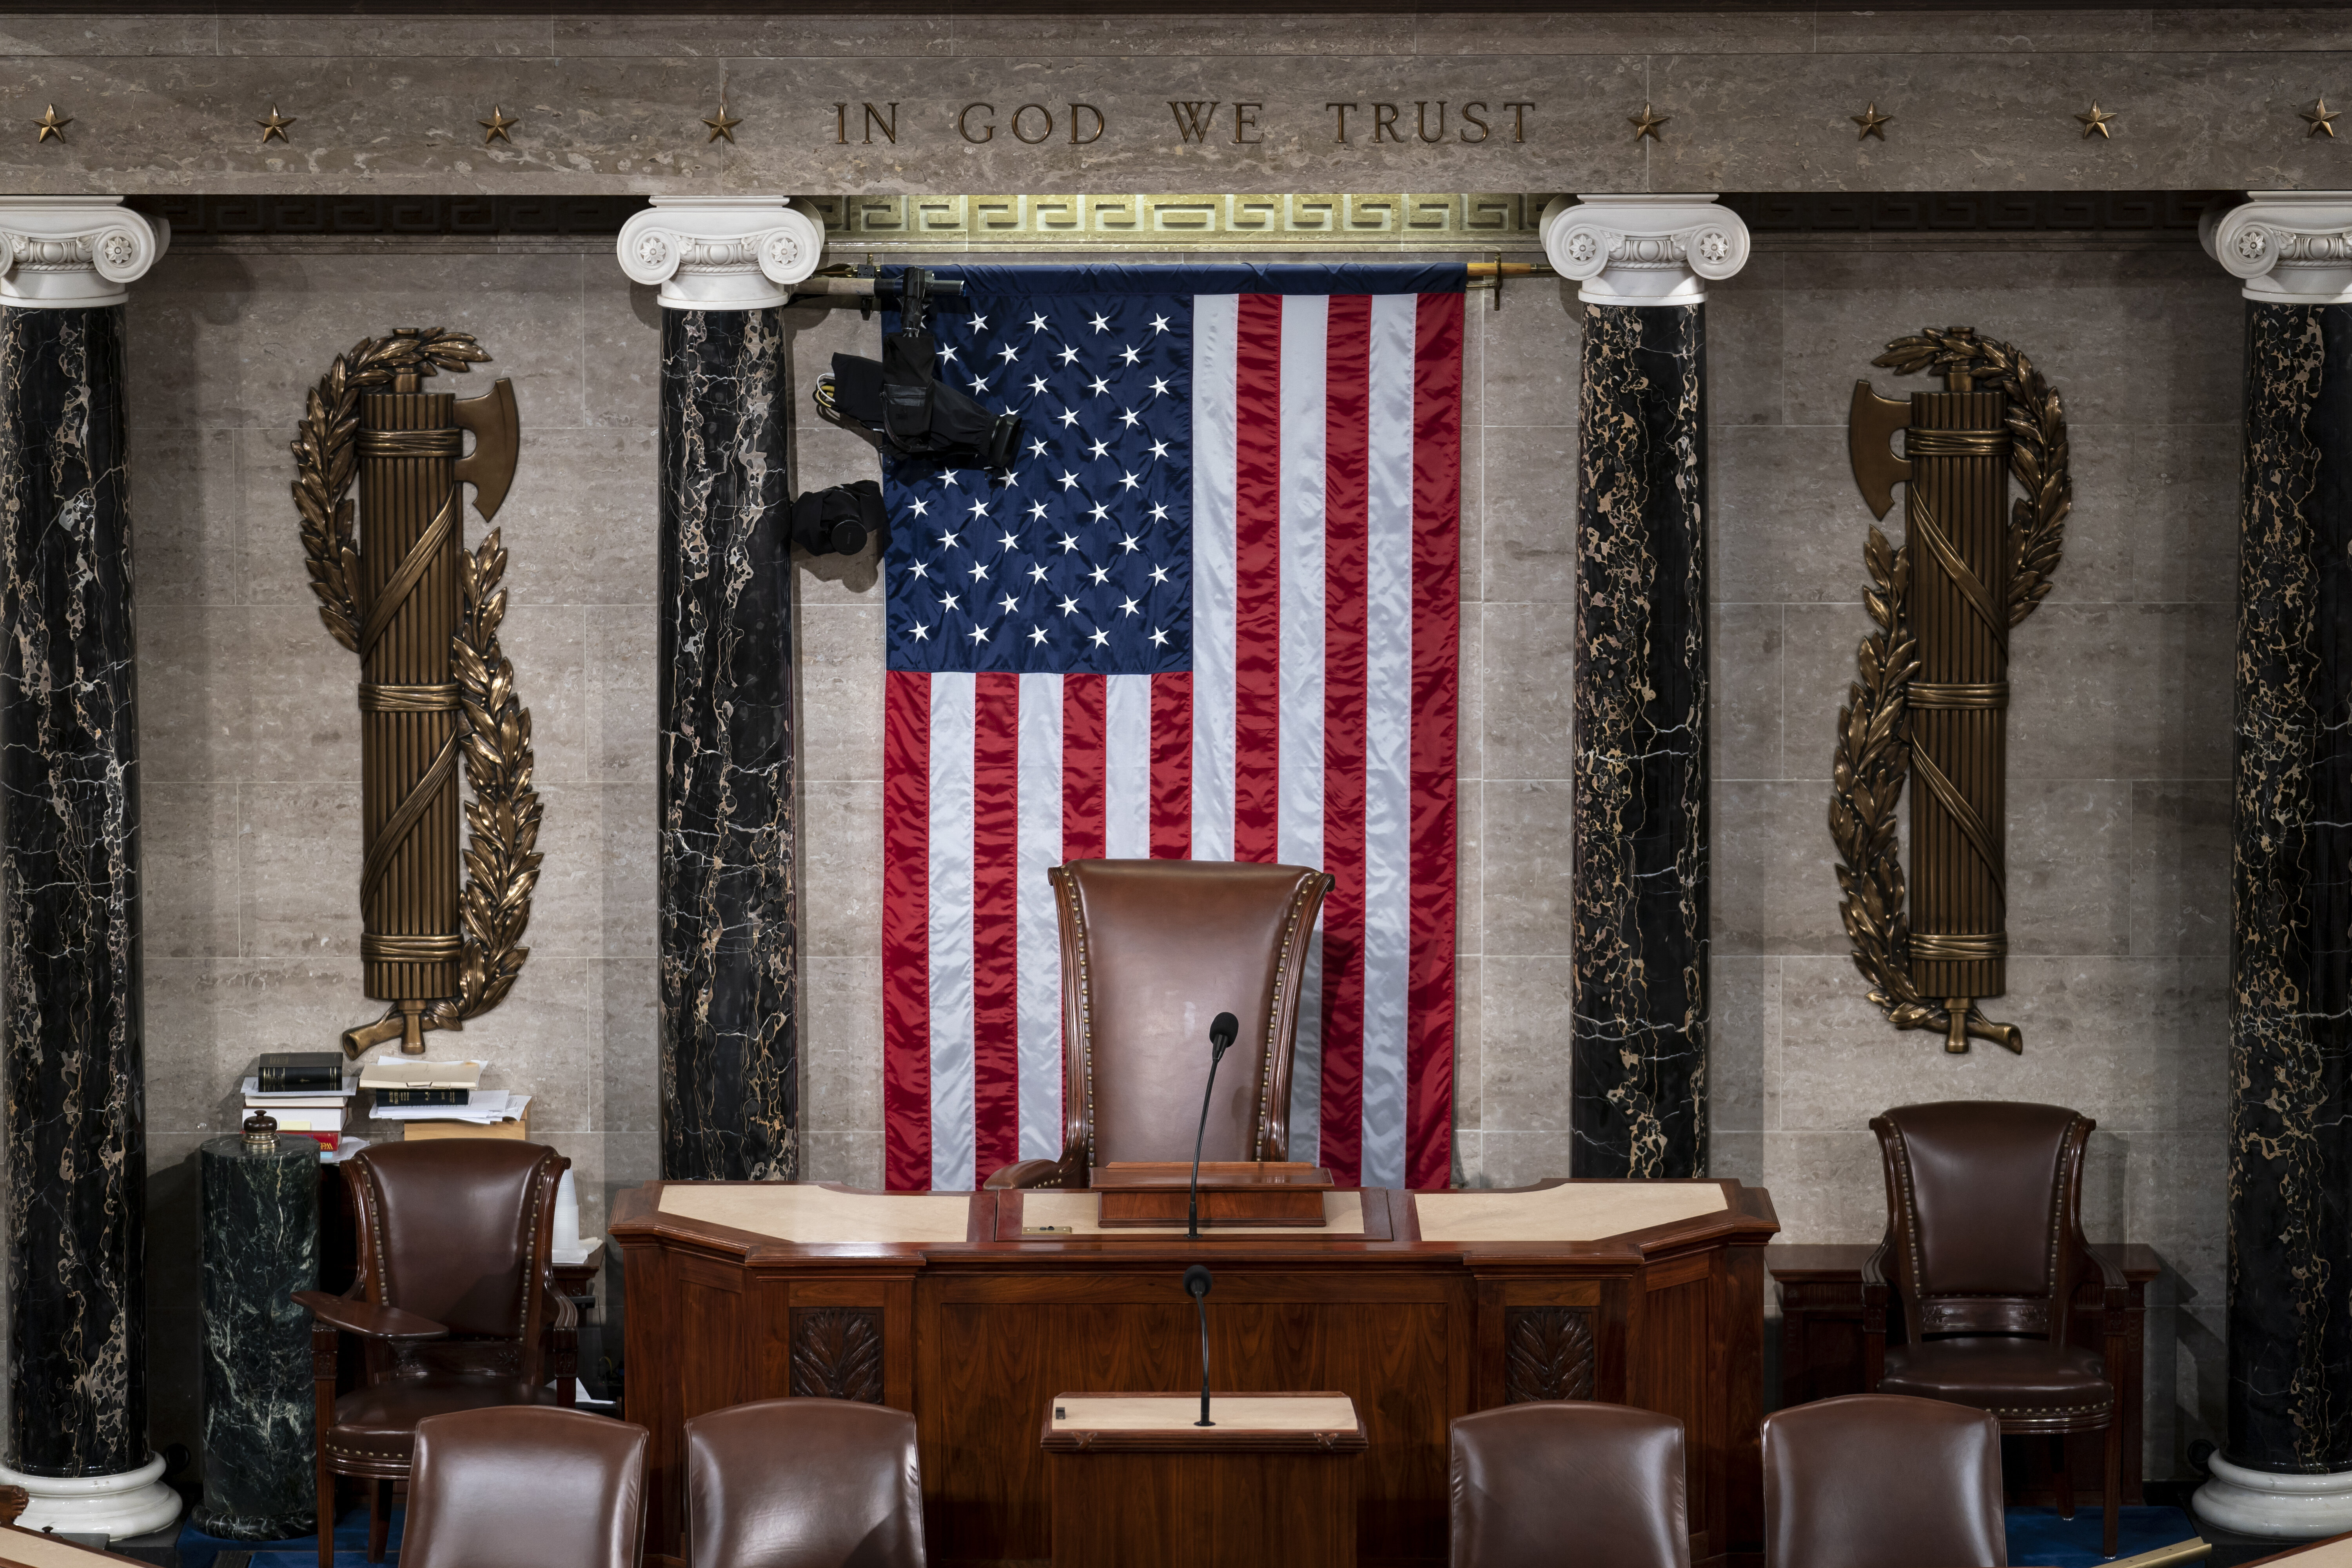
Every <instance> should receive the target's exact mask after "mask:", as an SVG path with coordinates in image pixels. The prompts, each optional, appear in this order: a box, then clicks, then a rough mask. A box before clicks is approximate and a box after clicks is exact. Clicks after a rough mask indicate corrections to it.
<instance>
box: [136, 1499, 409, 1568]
mask: <svg viewBox="0 0 2352 1568" xmlns="http://www.w3.org/2000/svg"><path fill="white" fill-rule="evenodd" d="M403 1511H404V1510H401V1509H398V1508H394V1510H392V1531H391V1534H390V1535H389V1536H388V1537H387V1538H386V1542H385V1546H384V1553H383V1560H384V1563H385V1564H386V1565H387V1568H388V1565H389V1564H390V1563H392V1562H393V1561H394V1559H395V1558H397V1557H398V1556H399V1555H400V1524H401V1514H402V1513H403ZM367 1519H368V1516H367V1510H366V1509H364V1508H355V1509H351V1510H347V1511H345V1513H344V1514H343V1516H342V1517H341V1519H339V1520H337V1521H335V1568H370V1565H369V1563H368V1560H367ZM222 1552H252V1553H253V1568H319V1538H318V1537H317V1536H315V1535H298V1536H296V1537H294V1538H293V1539H292V1540H290V1541H225V1540H223V1539H222V1538H221V1537H219V1536H217V1535H206V1534H205V1532H204V1531H201V1530H198V1529H197V1528H196V1527H195V1525H194V1524H193V1523H190V1524H188V1525H186V1526H184V1527H183V1528H182V1530H181V1531H180V1568H213V1559H214V1558H215V1557H217V1556H219V1555H220V1554H221V1553H222Z"/></svg>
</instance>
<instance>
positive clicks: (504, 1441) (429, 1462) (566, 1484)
mask: <svg viewBox="0 0 2352 1568" xmlns="http://www.w3.org/2000/svg"><path fill="white" fill-rule="evenodd" d="M645 1546H646V1429H645V1428H644V1427H642V1426H631V1425H629V1424H628V1423H627V1422H625V1421H614V1420H612V1419H610V1418H608V1417H606V1416H603V1415H589V1414H588V1413H587V1412H586V1411H584V1410H554V1409H547V1408H534V1407H532V1406H530V1405H509V1406H507V1407H504V1408H499V1409H487V1410H461V1411H457V1412H455V1413H453V1414H451V1415H434V1416H428V1417H427V1418H426V1419H425V1420H423V1421H420V1422H418V1423H417V1424H416V1468H415V1474H414V1475H412V1476H411V1477H410V1479H409V1482H408V1528H407V1530H406V1531H405V1532H404V1535H403V1536H402V1539H401V1542H400V1562H401V1568H637V1561H638V1558H639V1556H640V1555H641V1554H642V1553H643V1552H644V1551H645Z"/></svg>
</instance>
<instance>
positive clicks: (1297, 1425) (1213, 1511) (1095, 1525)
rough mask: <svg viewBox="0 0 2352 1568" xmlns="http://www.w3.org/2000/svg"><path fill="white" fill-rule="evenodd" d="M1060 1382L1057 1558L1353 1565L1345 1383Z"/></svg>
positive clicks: (1150, 1565) (1053, 1451) (1360, 1445)
mask: <svg viewBox="0 0 2352 1568" xmlns="http://www.w3.org/2000/svg"><path fill="white" fill-rule="evenodd" d="M1209 1415H1210V1418H1211V1419H1212V1420H1213V1421H1214V1422H1215V1423H1216V1425H1215V1426H1206V1427H1203V1426H1196V1425H1194V1423H1196V1422H1198V1421H1199V1420H1200V1418H1201V1396H1200V1395H1199V1394H1055V1396H1054V1403H1053V1405H1051V1406H1050V1407H1049V1408H1048V1409H1047V1410H1046V1412H1045V1432H1044V1435H1043V1436H1042V1437H1041V1438H1040V1441H1039V1446H1040V1447H1043V1448H1044V1449H1045V1454H1046V1472H1047V1479H1048V1483H1049V1485H1050V1487H1051V1489H1052V1493H1053V1503H1052V1510H1053V1521H1054V1568H1101V1565H1102V1564H1104V1563H1118V1564H1119V1568H1203V1565H1207V1564H1213V1565H1214V1568H1356V1470H1357V1456H1359V1455H1360V1454H1361V1453H1363V1452H1364V1450H1365V1448H1366V1447H1369V1444H1368V1442H1367V1440H1366V1438H1365V1436H1364V1424H1363V1423H1362V1422H1361V1421H1360V1420H1359V1419H1358V1418H1357V1415H1356V1402H1355V1401H1354V1400H1352V1399H1350V1398H1349V1397H1348V1396H1347V1395H1346V1394H1213V1396H1212V1397H1211V1400H1210V1410H1209Z"/></svg>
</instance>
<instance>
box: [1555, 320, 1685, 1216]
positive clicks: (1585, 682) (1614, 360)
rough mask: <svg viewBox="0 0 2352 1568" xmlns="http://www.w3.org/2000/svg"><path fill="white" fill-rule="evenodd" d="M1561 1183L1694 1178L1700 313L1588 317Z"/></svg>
mask: <svg viewBox="0 0 2352 1568" xmlns="http://www.w3.org/2000/svg"><path fill="white" fill-rule="evenodd" d="M1583 312H1584V316H1583V324H1584V347H1583V365H1582V384H1581V390H1580V394H1579V396H1578V407H1577V426H1578V438H1579V442H1580V451H1579V459H1578V464H1579V466H1578V471H1577V498H1576V529H1577V564H1578V586H1577V602H1576V700H1575V714H1576V717H1575V725H1576V731H1575V760H1574V763H1573V767H1574V771H1575V779H1574V791H1575V795H1574V801H1573V811H1574V814H1575V818H1574V819H1575V831H1574V841H1575V868H1574V876H1573V891H1572V900H1573V913H1574V921H1575V931H1574V944H1575V958H1574V964H1575V974H1576V996H1575V1005H1574V1009H1573V1012H1572V1015H1571V1017H1570V1048H1571V1050H1572V1051H1573V1054H1574V1060H1573V1064H1572V1068H1571V1075H1570V1095H1571V1105H1570V1126H1571V1128H1572V1130H1573V1131H1574V1134H1575V1142H1574V1145H1573V1149H1572V1152H1571V1153H1570V1173H1571V1174H1573V1175H1579V1176H1697V1175H1704V1174H1706V1137H1707V1107H1706V1036H1707V799H1706V791H1707V757H1706V688H1707V663H1706V515H1705V501H1706V424H1705V414H1706V410H1705V403H1704V399H1703V392H1704V389H1705V386H1706V363H1705V346H1706V313H1705V312H1706V307H1705V306H1704V305H1596V304H1587V305H1585V306H1584V307H1583Z"/></svg>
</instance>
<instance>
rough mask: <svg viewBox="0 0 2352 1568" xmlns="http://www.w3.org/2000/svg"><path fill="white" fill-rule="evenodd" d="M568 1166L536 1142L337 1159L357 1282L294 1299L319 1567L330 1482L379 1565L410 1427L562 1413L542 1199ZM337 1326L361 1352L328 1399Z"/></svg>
mask: <svg viewBox="0 0 2352 1568" xmlns="http://www.w3.org/2000/svg"><path fill="white" fill-rule="evenodd" d="M570 1164H571V1162H570V1161H568V1160H566V1159H564V1158H563V1157H562V1156H561V1155H559V1154H558V1153H556V1152H555V1151H554V1150H552V1149H546V1148H542V1147H541V1146H540V1145H539V1144H536V1143H517V1142H508V1141H506V1140H504V1139H489V1138H456V1139H447V1140H444V1141H442V1142H432V1143H388V1144H385V1145H383V1146H382V1147H380V1148H371V1149H365V1150H362V1152H359V1153H357V1154H354V1155H352V1157H351V1158H350V1159H349V1160H346V1161H344V1162H343V1166H342V1171H343V1180H344V1182H345V1184H347V1185H348V1186H349V1188H350V1190H351V1194H352V1206H353V1208H354V1210H355V1211H356V1213H357V1216H358V1222H359V1225H358V1228H359V1236H360V1270H359V1279H357V1281H355V1282H354V1283H353V1285H352V1289H351V1291H350V1293H349V1294H347V1295H343V1296H330V1295H327V1294H326V1293H325V1292H323V1291H319V1290H306V1291H304V1292H302V1294H301V1295H299V1297H297V1298H296V1300H299V1301H300V1302H301V1304H302V1305H303V1306H305V1307H307V1308H309V1309H310V1314H311V1316H312V1318H313V1319H314V1320H315V1321H314V1323H313V1325H312V1327H311V1331H310V1351H311V1373H312V1379H313V1382H312V1398H313V1401H314V1406H315V1409H316V1411H317V1422H318V1430H319V1444H318V1449H319V1452H318V1472H317V1473H318V1485H319V1503H318V1510H319V1565H320V1568H331V1564H332V1563H333V1555H332V1553H333V1544H332V1531H333V1528H334V1526H333V1521H334V1515H335V1506H334V1505H335V1478H336V1477H337V1476H339V1475H341V1476H355V1477H358V1478H361V1479H362V1480H364V1481H365V1482H366V1484H367V1489H368V1560H369V1561H370V1562H382V1561H383V1547H384V1532H385V1530H386V1528H387V1526H388V1525H389V1523H390V1521H389V1518H388V1504H389V1500H390V1492H391V1488H392V1483H393V1482H394V1481H396V1480H405V1479H408V1477H409V1470H410V1455H411V1450H412V1449H413V1448H414V1447H415V1434H416V1425H417V1423H418V1422H420V1421H423V1420H425V1419H426V1418H427V1417H429V1416H434V1415H446V1414H448V1413H450V1412H452V1411H458V1410H478V1409H481V1408H484V1407H487V1406H492V1405H570V1404H571V1403H572V1376H573V1373H575V1372H576V1370H577V1368H576V1366H575V1365H574V1363H575V1361H576V1360H577V1352H576V1348H575V1343H574V1338H573V1330H574V1326H575V1325H576V1323H577V1322H578V1319H577V1317H576V1316H575V1315H574V1313H573V1311H572V1303H571V1302H569V1301H567V1300H564V1299H563V1298H562V1296H560V1295H559V1294H557V1292H556V1289H555V1279H554V1276H553V1274H552V1272H551V1269H550V1268H549V1266H548V1262H547V1257H548V1250H549V1247H550V1246H551V1243H552V1241H553V1238H554V1229H555V1189H556V1186H557V1184H559V1183H560V1182H561V1181H562V1178H563V1172H564V1170H565V1169H566V1167H568V1166H569V1165H570ZM338 1331H341V1332H342V1333H348V1334H352V1335H353V1336H355V1337H357V1338H358V1339H359V1340H360V1341H361V1342H362V1344H363V1345H364V1347H365V1350H366V1356H367V1370H366V1373H365V1374H364V1376H363V1378H362V1381H361V1382H360V1384H359V1385H358V1386H357V1387H355V1388H354V1389H353V1390H352V1392H351V1393H349V1394H344V1395H342V1396H341V1398H337V1397H336V1394H335V1373H336V1352H337V1350H338V1348H339V1342H338V1340H337V1337H336V1336H337V1333H338ZM551 1378H552V1379H553V1380H554V1383H555V1386H554V1387H552V1388H551V1387H549V1386H548V1382H549V1380H550V1379H551Z"/></svg>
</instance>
